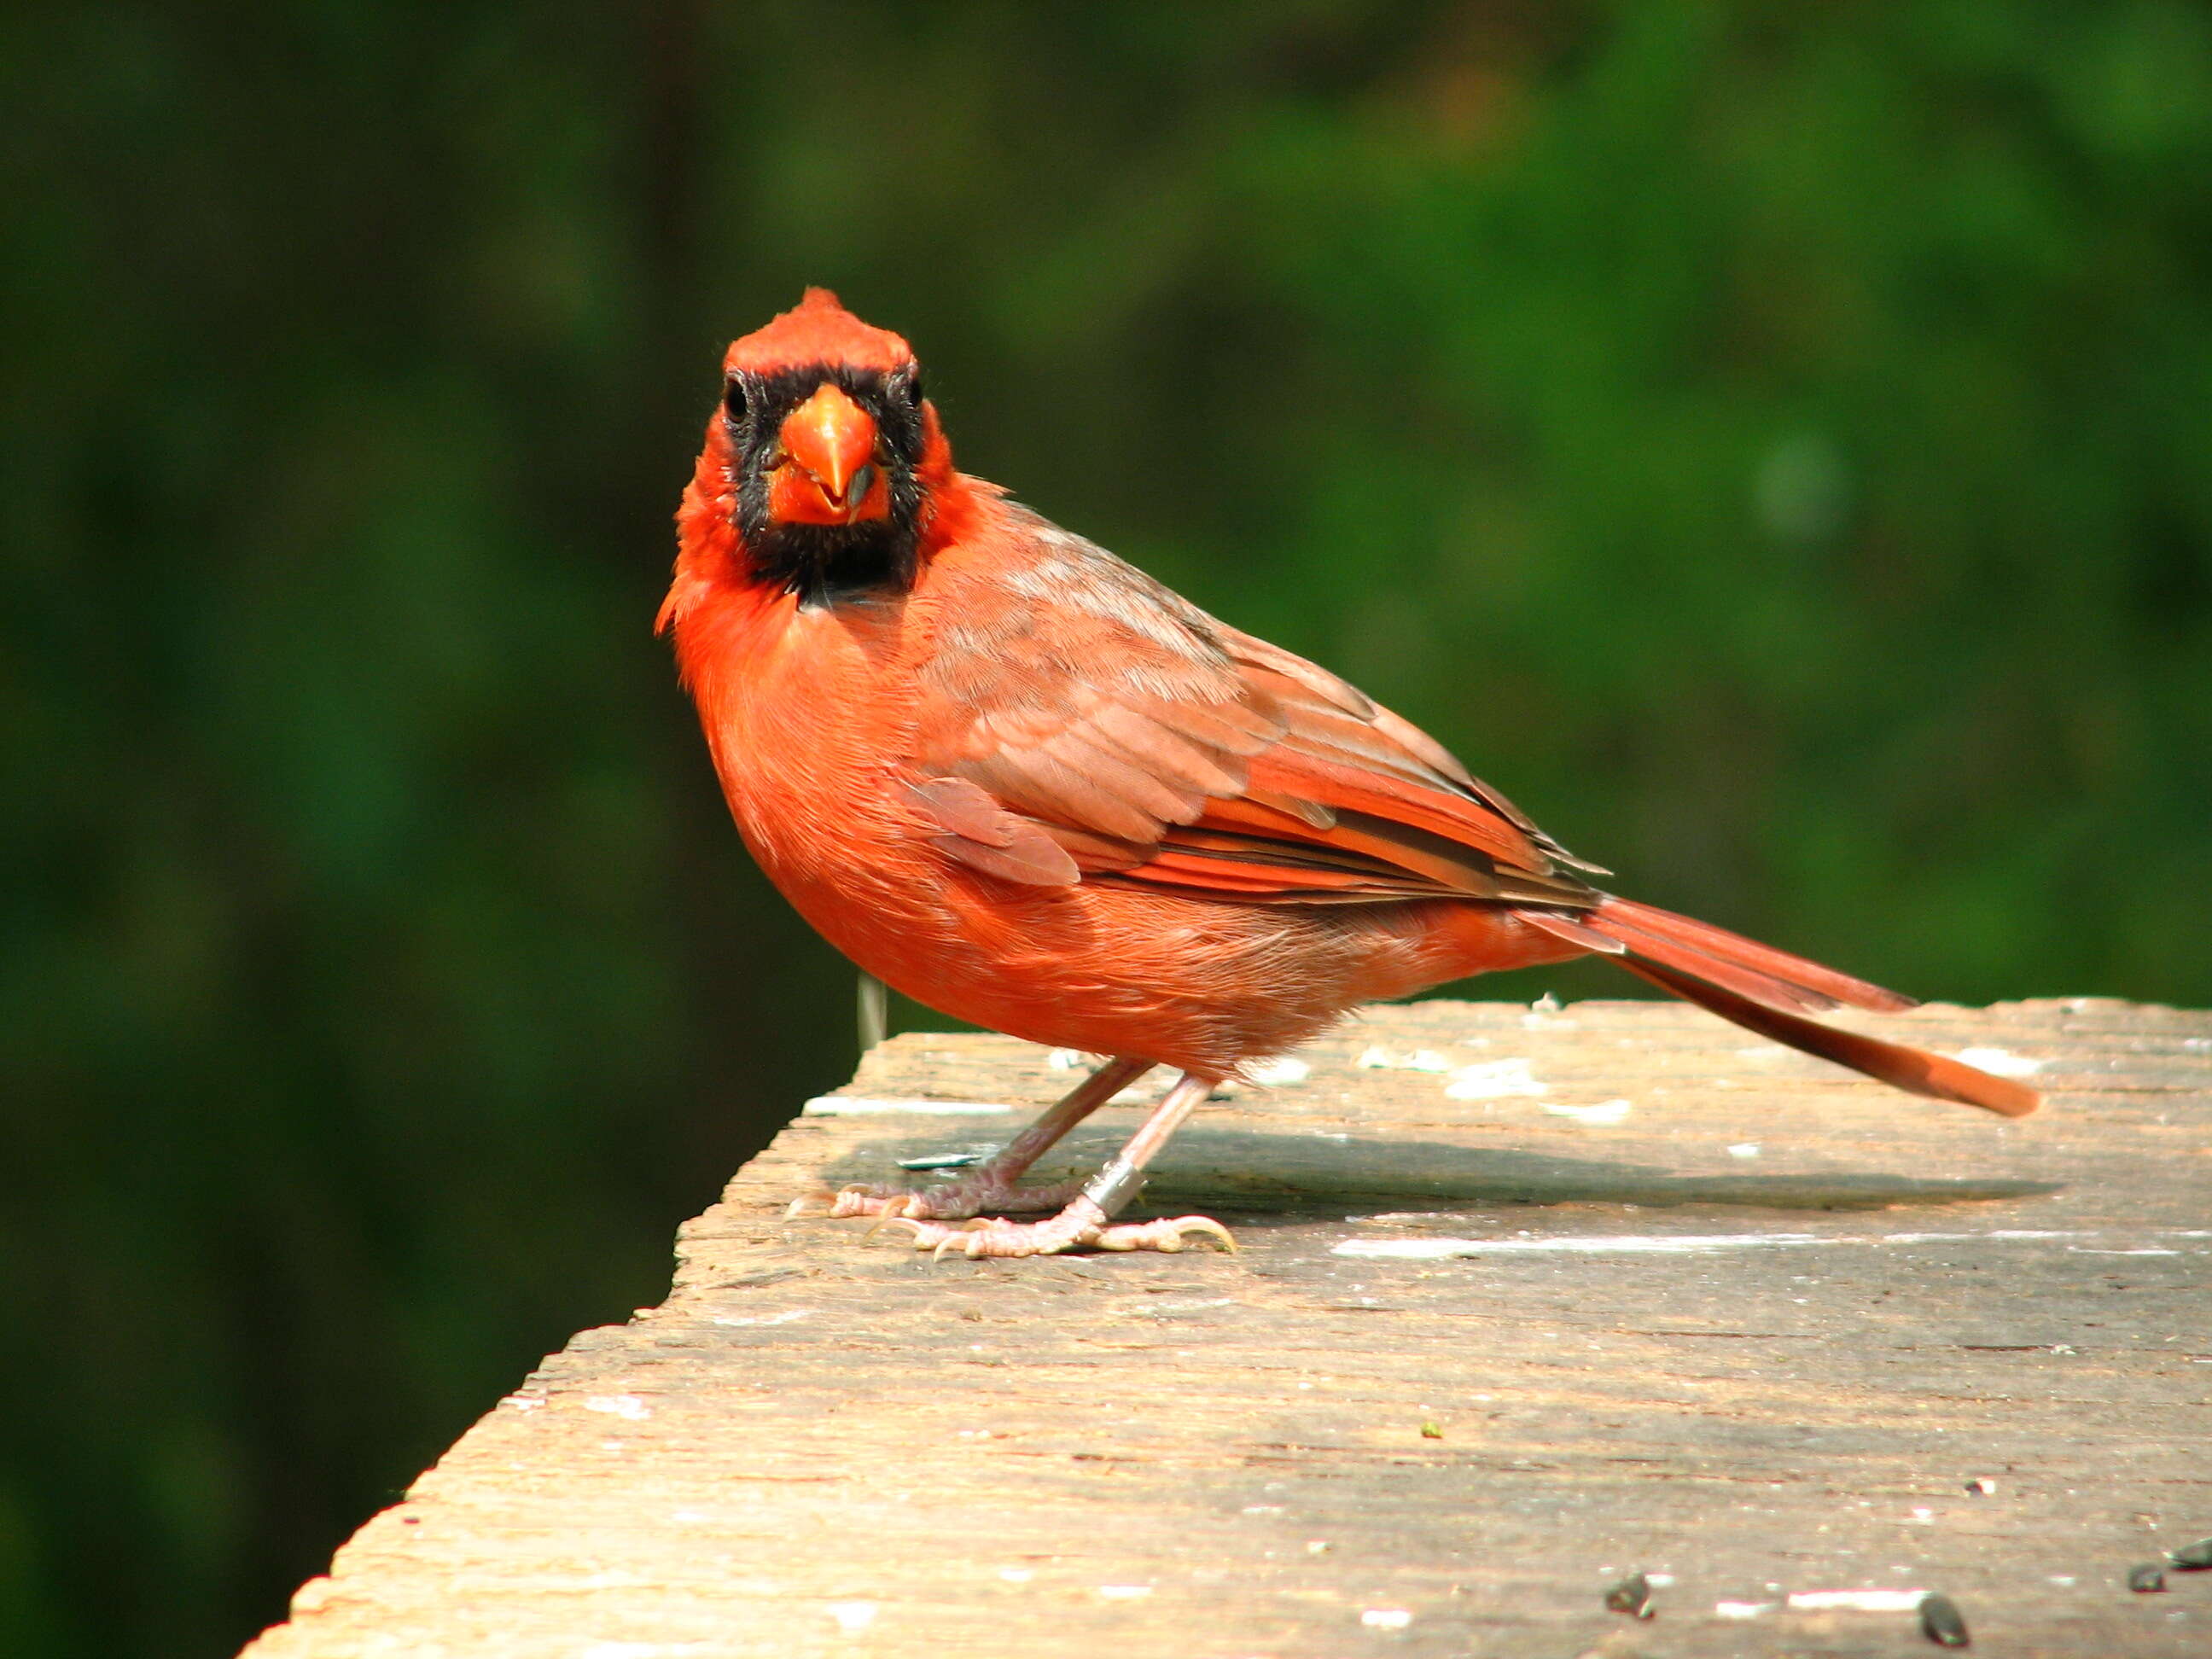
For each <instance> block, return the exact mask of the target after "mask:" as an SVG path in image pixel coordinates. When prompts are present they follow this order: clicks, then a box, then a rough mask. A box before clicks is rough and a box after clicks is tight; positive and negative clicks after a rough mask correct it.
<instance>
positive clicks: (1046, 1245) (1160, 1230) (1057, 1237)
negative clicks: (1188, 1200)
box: [884, 1197, 1237, 1261]
mask: <svg viewBox="0 0 2212 1659" xmlns="http://www.w3.org/2000/svg"><path fill="white" fill-rule="evenodd" d="M884 1221H885V1222H887V1223H889V1224H890V1225H896V1226H903V1227H911V1228H912V1229H913V1230H914V1248H915V1249H917V1250H929V1251H932V1252H933V1253H934V1254H935V1255H937V1256H938V1258H939V1260H942V1259H943V1258H944V1257H945V1256H948V1255H964V1256H966V1257H968V1258H969V1260H970V1261H981V1259H982V1258H984V1257H986V1256H1018V1255H1059V1254H1060V1252H1061V1251H1063V1250H1077V1249H1084V1250H1115V1251H1121V1250H1159V1251H1163V1252H1164V1253H1165V1254H1167V1255H1176V1254H1177V1253H1179V1252H1181V1251H1182V1250H1186V1249H1189V1248H1190V1247H1189V1245H1188V1243H1185V1242H1184V1238H1183V1235H1184V1234H1186V1233H1194V1234H1197V1235H1198V1236H1199V1237H1204V1238H1212V1239H1218V1241H1219V1242H1220V1244H1221V1248H1222V1249H1225V1250H1229V1251H1232V1252H1233V1251H1234V1250H1235V1249H1237V1241H1236V1240H1235V1239H1233V1238H1231V1237H1230V1236H1229V1230H1228V1229H1227V1228H1226V1227H1225V1226H1223V1225H1221V1224H1220V1223H1219V1222H1218V1221H1215V1220H1212V1219H1211V1218H1208V1217H1206V1216H1202V1215H1186V1216H1178V1217H1176V1218H1174V1219H1172V1220H1168V1219H1162V1220H1158V1221H1121V1222H1115V1221H1109V1220H1108V1219H1107V1218H1106V1212H1104V1211H1103V1210H1102V1209H1100V1208H1099V1207H1098V1206H1097V1205H1096V1204H1094V1203H1092V1202H1091V1200H1089V1199H1087V1198H1083V1197H1078V1198H1076V1199H1075V1200H1073V1201H1072V1202H1071V1203H1070V1204H1069V1205H1068V1206H1067V1207H1066V1209H1064V1210H1062V1211H1061V1212H1060V1213H1059V1214H1058V1215H1055V1216H1052V1217H1049V1218H1047V1219H1045V1220H1043V1221H1007V1220H1005V1219H1002V1218H1000V1217H998V1216H984V1217H979V1218H976V1219H975V1220H973V1221H970V1222H969V1224H968V1225H966V1226H964V1227H947V1226H944V1225H941V1224H939V1223H938V1222H935V1221H923V1220H917V1219H915V1218H912V1217H910V1216H887V1217H885V1218H884Z"/></svg>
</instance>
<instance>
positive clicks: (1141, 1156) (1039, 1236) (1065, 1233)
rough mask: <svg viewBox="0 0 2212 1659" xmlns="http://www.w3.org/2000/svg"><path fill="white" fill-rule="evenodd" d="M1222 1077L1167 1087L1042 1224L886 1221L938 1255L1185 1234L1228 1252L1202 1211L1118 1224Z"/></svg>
mask: <svg viewBox="0 0 2212 1659" xmlns="http://www.w3.org/2000/svg"><path fill="white" fill-rule="evenodd" d="M1216 1080H1217V1079H1213V1078H1208V1077H1200V1076H1199V1075H1197V1074H1196V1073H1193V1072H1185V1073H1183V1074H1182V1077H1181V1078H1180V1079H1177V1080H1176V1085H1175V1087H1174V1088H1172V1089H1170V1090H1169V1091H1168V1093H1167V1098H1166V1099H1164V1100H1163V1101H1161V1102H1160V1103H1159V1104H1158V1106H1157V1107H1155V1108H1153V1109H1152V1115H1151V1116H1150V1117H1148V1118H1146V1120H1145V1121H1144V1122H1143V1124H1142V1125H1141V1126H1139V1128H1138V1130H1137V1133H1135V1134H1133V1135H1132V1136H1130V1137H1129V1144H1128V1145H1127V1146H1124V1147H1122V1148H1121V1151H1120V1152H1116V1153H1115V1155H1114V1156H1113V1157H1112V1158H1109V1159H1107V1160H1106V1164H1105V1167H1104V1168H1103V1169H1102V1170H1099V1171H1098V1173H1097V1175H1095V1176H1091V1179H1090V1180H1088V1181H1086V1182H1084V1183H1083V1188H1082V1190H1081V1191H1079V1193H1077V1194H1075V1196H1074V1197H1073V1198H1072V1199H1070V1200H1068V1202H1067V1207H1066V1208H1065V1209H1063V1210H1062V1211H1060V1213H1059V1214H1058V1215H1055V1216H1051V1217H1048V1218H1046V1219H1045V1220H1042V1221H1006V1220H1003V1219H1001V1218H998V1217H996V1216H991V1217H986V1218H980V1219H977V1220H975V1221H971V1222H969V1224H968V1225H966V1226H965V1227H947V1226H945V1225H943V1224H942V1223H940V1222H936V1221H922V1220H916V1219H913V1218H908V1217H906V1216H890V1217H887V1218H885V1219H886V1220H888V1221H890V1222H892V1223H895V1224H897V1225H904V1226H908V1227H911V1228H913V1229H914V1247H915V1249H918V1250H934V1251H935V1252H936V1253H937V1254H938V1255H966V1256H969V1257H981V1256H992V1255H1056V1254H1057V1253H1058V1252H1060V1251H1061V1250H1073V1249H1093V1250H1164V1251H1167V1252H1169V1253H1170V1254H1173V1253H1174V1252H1176V1251H1178V1250H1181V1249H1183V1248H1184V1245H1183V1235H1184V1234H1185V1233H1202V1234H1206V1235H1210V1236H1211V1237H1214V1238H1218V1239H1219V1240H1220V1241H1221V1243H1222V1244H1223V1245H1224V1246H1225V1247H1226V1248H1227V1249H1231V1250H1233V1249H1236V1248H1237V1243H1236V1241H1235V1240H1234V1239H1232V1238H1231V1237H1229V1230H1228V1229H1227V1228H1225V1227H1224V1226H1223V1225H1221V1224H1220V1223H1219V1222H1218V1221H1212V1220H1209V1219H1208V1218H1206V1217H1205V1216H1202V1215H1187V1216H1180V1217H1177V1218H1176V1219H1174V1220H1171V1221H1169V1220H1161V1221H1143V1222H1120V1223H1116V1222H1115V1221H1114V1217H1115V1215H1116V1214H1117V1213H1118V1212H1120V1211H1121V1208H1122V1206H1124V1205H1126V1204H1127V1203H1128V1201H1129V1200H1131V1199H1133V1198H1134V1197H1135V1196H1136V1195H1137V1193H1138V1189H1139V1188H1141V1187H1143V1186H1144V1184H1145V1166H1146V1164H1150V1163H1151V1162H1152V1159H1153V1158H1154V1157H1155V1156H1156V1155H1157V1154H1158V1152H1159V1150H1160V1148H1161V1147H1163V1146H1166V1145H1167V1144H1168V1140H1169V1139H1170V1137H1171V1136H1172V1135H1173V1134H1174V1133H1175V1132H1176V1130H1177V1129H1179V1128H1181V1127H1182V1123H1183V1120H1184V1119H1185V1118H1187V1117H1188V1116H1189V1115H1191V1113H1192V1112H1193V1111H1194V1110H1195V1109H1197V1107H1198V1103H1199V1102H1200V1101H1201V1100H1204V1099H1205V1098H1206V1096H1207V1095H1208V1094H1209V1093H1211V1092H1212V1088H1213V1085H1214V1083H1215V1082H1216Z"/></svg>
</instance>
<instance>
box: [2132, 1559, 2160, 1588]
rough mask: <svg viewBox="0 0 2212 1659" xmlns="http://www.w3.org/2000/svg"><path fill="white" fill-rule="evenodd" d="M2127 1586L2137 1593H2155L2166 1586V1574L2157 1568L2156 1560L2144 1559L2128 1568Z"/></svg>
mask: <svg viewBox="0 0 2212 1659" xmlns="http://www.w3.org/2000/svg"><path fill="white" fill-rule="evenodd" d="M2128 1588H2129V1589H2131V1590H2133V1591H2135V1593H2136V1595H2156V1594H2158V1592H2159V1591H2160V1590H2162V1589H2165V1588H2166V1575H2165V1574H2164V1573H2162V1572H2160V1571H2159V1570H2158V1563H2157V1562H2155V1561H2146V1562H2144V1563H2143V1564H2142V1565H2141V1566H2139V1567H2130V1568H2129V1569H2128Z"/></svg>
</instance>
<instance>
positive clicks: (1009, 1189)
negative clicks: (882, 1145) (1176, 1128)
mask: <svg viewBox="0 0 2212 1659" xmlns="http://www.w3.org/2000/svg"><path fill="white" fill-rule="evenodd" d="M1151 1070H1152V1061H1151V1060H1109V1061H1108V1062H1107V1063H1106V1064H1105V1065H1104V1066H1102V1067H1100V1068H1099V1069H1098V1070H1097V1072H1095V1073H1092V1074H1091V1076H1089V1077H1087V1078H1085V1079H1084V1080H1083V1081H1082V1082H1081V1083H1079V1084H1078V1085H1076V1086H1075V1088H1074V1089H1073V1091H1070V1092H1069V1094H1068V1095H1067V1097H1066V1099H1064V1100H1062V1101H1061V1102H1060V1103H1059V1104H1058V1105H1057V1106H1053V1107H1049V1108H1048V1109H1046V1110H1045V1112H1044V1113H1043V1115H1041V1116H1040V1117H1038V1118H1037V1120H1036V1121H1035V1122H1033V1123H1031V1124H1030V1126H1029V1127H1027V1128H1026V1129H1024V1130H1023V1131H1022V1132H1021V1133H1019V1134H1018V1135H1016V1136H1015V1137H1014V1138H1013V1139H1012V1140H1010V1141H1008V1142H1007V1143H1006V1146H1003V1147H1002V1148H1000V1150H999V1151H998V1152H995V1153H994V1154H993V1155H992V1156H991V1157H990V1158H987V1159H985V1160H984V1161H983V1162H982V1163H981V1164H977V1165H976V1166H975V1168H974V1169H972V1170H969V1171H968V1172H967V1173H966V1174H965V1175H963V1176H961V1177H960V1178H959V1179H958V1180H957V1181H951V1182H945V1184H944V1185H942V1186H939V1187H930V1188H924V1189H923V1190H922V1191H921V1192H915V1191H912V1190H910V1189H909V1188H904V1187H884V1186H869V1187H848V1188H844V1189H843V1190H842V1191H841V1192H838V1193H836V1194H829V1195H828V1201H829V1213H830V1214H831V1215H832V1216H852V1215H873V1216H912V1217H915V1218H921V1219H924V1220H938V1221H963V1220H965V1219H967V1218H968V1217H969V1216H971V1215H980V1214H981V1213H982V1212H984V1211H986V1210H1027V1211H1042V1210H1057V1209H1058V1208H1060V1206H1062V1205H1063V1204H1065V1203H1066V1202H1067V1201H1068V1200H1070V1199H1071V1198H1073V1197H1074V1196H1075V1195H1076V1194H1078V1193H1079V1192H1081V1191H1082V1190H1083V1183H1082V1182H1077V1181H1069V1182H1061V1183H1060V1185H1058V1186H1054V1187H1018V1186H1016V1185H1015V1184H1014V1183H1015V1182H1018V1181H1019V1180H1020V1179H1021V1178H1022V1176H1024V1175H1025V1174H1027V1173H1028V1171H1029V1167H1030V1164H1034V1163H1036V1161H1037V1159H1039V1158H1042V1157H1043V1156H1044V1155H1045V1153H1046V1152H1048V1151H1050V1150H1051V1148H1052V1146H1054V1143H1056V1142H1057V1141H1058V1140H1059V1139H1060V1137H1061V1136H1062V1135H1064V1134H1066V1133H1067V1132H1068V1131H1069V1130H1070V1129H1073V1127H1075V1126H1076V1125H1077V1124H1079V1123H1080V1122H1082V1121H1083V1120H1084V1119H1085V1118H1086V1117H1089V1116H1090V1115H1091V1113H1093V1112H1095V1111H1097V1109H1099V1108H1100V1107H1101V1106H1103V1105H1104V1104H1105V1103H1107V1102H1108V1101H1109V1100H1111V1099H1113V1097H1115V1095H1118V1094H1120V1093H1121V1091H1122V1090H1124V1089H1126V1088H1127V1087H1128V1086H1129V1085H1131V1084H1132V1083H1134V1082H1135V1081H1136V1080H1137V1079H1139V1078H1140V1077H1142V1076H1144V1074H1145V1073H1147V1072H1149V1071H1151ZM808 1202H809V1200H806V1199H803V1198H802V1199H798V1200H794V1201H793V1204H792V1206H791V1208H790V1210H789V1212H787V1213H788V1214H790V1215H798V1214H799V1213H801V1212H802V1211H803V1209H804V1206H805V1205H806V1204H807V1203H808Z"/></svg>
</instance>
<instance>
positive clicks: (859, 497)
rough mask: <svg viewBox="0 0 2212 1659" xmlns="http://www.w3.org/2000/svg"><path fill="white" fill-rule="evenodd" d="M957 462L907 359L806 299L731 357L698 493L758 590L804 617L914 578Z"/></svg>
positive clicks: (877, 336)
mask: <svg viewBox="0 0 2212 1659" xmlns="http://www.w3.org/2000/svg"><path fill="white" fill-rule="evenodd" d="M951 478H952V453H951V447H949V446H948V445H947V444H946V443H945V435H944V434H943V432H942V431H940V430H939V427H938V423H937V415H936V411H935V410H933V409H932V408H931V407H930V405H929V403H928V401H927V399H926V398H924V397H923V396H922V392H921V370H920V368H918V367H917V366H916V364H915V360H914V352H913V350H912V349H911V348H909V347H908V344H907V343H906V342H905V341H904V340H902V339H901V338H900V337H898V336H897V335H896V334H892V333H890V332H888V331H885V330H883V329H879V328H871V327H869V326H868V325H867V324H866V323H864V322H862V321H861V320H860V319H859V318H857V317H855V316H854V315H853V313H850V312H849V311H847V310H846V309H845V308H844V307H843V306H842V305H840V304H839V303H838V302H837V296H836V295H834V294H832V293H830V292H829V289H821V288H812V289H807V291H806V296H805V298H804V299H803V300H801V301H799V304H798V305H797V306H796V307H793V309H791V310H789V311H787V312H785V313H783V314H782V315H781V317H778V318H776V319H775V320H774V321H772V322H770V323H769V324H768V325H766V326H765V327H763V328H760V329H757V330H756V331H754V332H752V333H750V334H748V335H746V336H745V337H744V338H743V339H742V340H739V341H738V342H736V343H734V344H732V346H731V347H730V349H729V352H728V354H727V356H725V357H724V359H723V361H722V401H721V407H720V409H719V410H716V411H715V414H714V417H713V418H712V419H711V420H710V421H709V422H708V429H707V447H706V450H705V452H704V453H702V455H701V457H700V466H699V477H698V484H699V485H700V486H701V487H702V488H704V489H706V490H707V492H708V499H709V500H710V501H712V503H713V505H714V510H715V511H717V512H719V513H721V514H724V515H726V520H727V521H728V522H729V523H730V524H731V526H732V527H733V528H734V529H735V531H736V532H737V538H738V544H737V548H736V551H737V553H738V561H739V563H740V565H741V567H742V568H743V569H744V574H746V576H747V577H748V578H750V580H755V581H758V582H763V583H767V584H770V585H773V586H778V587H781V588H785V589H787V590H788V591H790V592H793V593H795V594H797V595H798V596H799V601H800V603H801V604H803V605H817V604H826V603H829V602H830V601H832V600H835V599H838V598H840V597H845V596H852V595H855V594H859V593H864V592H877V591H882V590H885V589H889V590H891V591H903V590H904V589H905V588H906V587H907V586H909V585H910V584H911V583H912V581H913V580H914V576H915V569H916V567H917V563H918V560H919V558H920V553H921V543H922V538H923V535H924V533H925V532H926V531H927V527H928V523H929V520H930V518H931V516H932V513H933V509H934V507H936V506H937V505H938V502H937V500H936V498H937V497H938V496H939V495H941V494H942V493H943V491H944V490H945V488H946V487H947V486H948V485H949V484H950V483H951Z"/></svg>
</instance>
